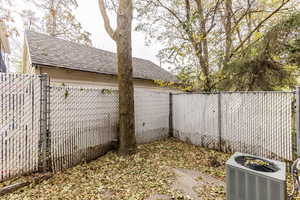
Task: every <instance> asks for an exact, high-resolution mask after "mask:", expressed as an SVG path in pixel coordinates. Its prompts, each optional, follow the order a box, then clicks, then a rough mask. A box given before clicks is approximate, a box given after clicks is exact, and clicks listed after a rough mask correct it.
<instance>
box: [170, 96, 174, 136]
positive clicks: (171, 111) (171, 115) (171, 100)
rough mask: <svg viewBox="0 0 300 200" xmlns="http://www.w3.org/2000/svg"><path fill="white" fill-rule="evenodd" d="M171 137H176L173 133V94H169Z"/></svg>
mask: <svg viewBox="0 0 300 200" xmlns="http://www.w3.org/2000/svg"><path fill="white" fill-rule="evenodd" d="M169 137H174V133H173V94H172V93H171V92H170V94H169Z"/></svg>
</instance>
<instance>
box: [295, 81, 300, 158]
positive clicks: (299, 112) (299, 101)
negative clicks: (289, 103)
mask: <svg viewBox="0 0 300 200" xmlns="http://www.w3.org/2000/svg"><path fill="white" fill-rule="evenodd" d="M295 122H296V142H297V156H299V155H300V87H299V86H297V87H296V120H295Z"/></svg>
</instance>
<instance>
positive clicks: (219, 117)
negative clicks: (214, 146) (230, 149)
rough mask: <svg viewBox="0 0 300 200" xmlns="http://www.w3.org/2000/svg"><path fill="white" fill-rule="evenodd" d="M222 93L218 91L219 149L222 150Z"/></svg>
mask: <svg viewBox="0 0 300 200" xmlns="http://www.w3.org/2000/svg"><path fill="white" fill-rule="evenodd" d="M221 98H222V93H221V92H218V135H219V150H220V151H222V124H221V123H222V105H221Z"/></svg>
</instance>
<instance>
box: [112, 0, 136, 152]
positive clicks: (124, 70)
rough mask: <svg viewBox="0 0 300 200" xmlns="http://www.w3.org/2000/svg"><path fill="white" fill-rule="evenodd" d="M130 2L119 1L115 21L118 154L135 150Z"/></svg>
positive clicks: (128, 0)
mask: <svg viewBox="0 0 300 200" xmlns="http://www.w3.org/2000/svg"><path fill="white" fill-rule="evenodd" d="M132 12H133V11H132V1H131V0H120V2H119V9H118V19H117V27H118V28H117V54H118V81H119V117H120V118H119V119H120V124H119V125H120V148H119V150H120V153H122V154H130V153H133V152H134V151H135V149H136V139H135V123H134V122H135V120H134V91H133V80H132V49H131V26H132Z"/></svg>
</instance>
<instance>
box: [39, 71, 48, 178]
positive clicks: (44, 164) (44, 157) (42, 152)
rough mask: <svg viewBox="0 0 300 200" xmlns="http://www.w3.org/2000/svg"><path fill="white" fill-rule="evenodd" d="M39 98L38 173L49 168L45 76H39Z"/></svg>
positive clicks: (46, 78)
mask: <svg viewBox="0 0 300 200" xmlns="http://www.w3.org/2000/svg"><path fill="white" fill-rule="evenodd" d="M40 80H41V96H40V141H39V171H41V172H46V171H48V170H49V168H50V165H49V164H50V163H49V160H50V140H49V138H50V133H49V128H48V125H49V124H48V123H49V110H48V106H49V105H48V98H49V96H48V95H49V94H48V92H49V79H48V75H47V74H41V75H40Z"/></svg>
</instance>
